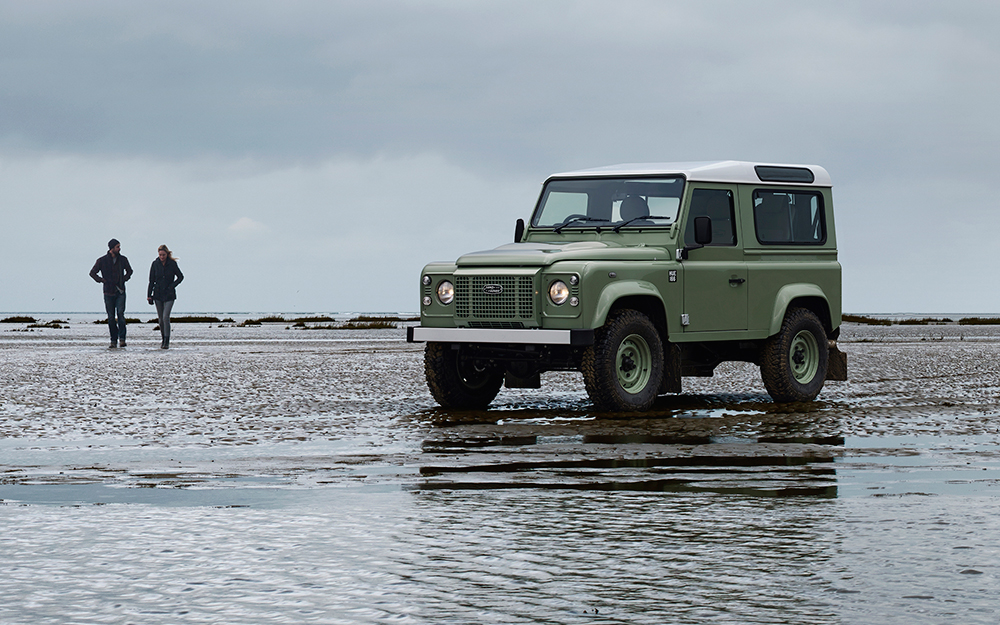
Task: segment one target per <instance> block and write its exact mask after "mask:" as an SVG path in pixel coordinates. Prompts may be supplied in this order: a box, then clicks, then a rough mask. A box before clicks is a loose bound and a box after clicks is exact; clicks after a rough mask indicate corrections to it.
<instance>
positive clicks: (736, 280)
mask: <svg viewBox="0 0 1000 625" xmlns="http://www.w3.org/2000/svg"><path fill="white" fill-rule="evenodd" d="M744 282H746V278H730V279H729V284H731V285H732V286H736V285H737V284H743V283H744Z"/></svg>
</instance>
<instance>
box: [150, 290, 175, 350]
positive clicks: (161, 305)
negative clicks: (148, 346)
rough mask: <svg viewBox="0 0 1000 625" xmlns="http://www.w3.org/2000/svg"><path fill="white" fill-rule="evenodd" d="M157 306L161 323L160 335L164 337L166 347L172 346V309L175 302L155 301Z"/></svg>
mask: <svg viewBox="0 0 1000 625" xmlns="http://www.w3.org/2000/svg"><path fill="white" fill-rule="evenodd" d="M153 303H154V304H156V318H157V320H159V322H160V334H161V335H162V338H163V341H161V342H162V344H163V345H164V346H169V345H170V309H171V308H173V307H174V300H170V301H168V302H164V301H160V300H158V299H154V300H153Z"/></svg>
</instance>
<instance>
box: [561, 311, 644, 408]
mask: <svg viewBox="0 0 1000 625" xmlns="http://www.w3.org/2000/svg"><path fill="white" fill-rule="evenodd" d="M580 368H581V370H582V372H583V380H584V382H585V384H586V386H587V393H588V394H589V395H590V399H591V401H593V402H594V404H595V405H596V406H597V407H598V408H599V409H601V410H609V411H614V412H637V411H644V410H649V409H650V408H652V406H653V402H655V401H656V395H657V391H658V390H659V388H660V382H661V380H662V379H663V343H662V342H661V341H660V334H659V332H657V331H656V326H654V325H653V323H652V322H651V321H650V320H649V318H648V317H646V315H644V314H642V313H641V312H639V311H637V310H627V309H626V310H620V311H617V312H615V313H612V314H611V315H609V316H608V320H607V321H606V322H605V324H604V326H603V327H601V328H600V329H598V331H597V335H596V336H595V340H594V344H593V345H591V346H590V347H588V348H587V350H586V351H585V352H584V353H583V362H582V363H581V367H580Z"/></svg>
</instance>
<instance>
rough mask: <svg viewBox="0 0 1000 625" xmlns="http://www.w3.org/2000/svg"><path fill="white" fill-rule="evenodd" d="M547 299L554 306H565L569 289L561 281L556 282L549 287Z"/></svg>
mask: <svg viewBox="0 0 1000 625" xmlns="http://www.w3.org/2000/svg"><path fill="white" fill-rule="evenodd" d="M549 299H550V300H552V303H553V304H555V305H556V306H559V305H561V304H565V303H566V300H568V299H569V287H568V286H566V283H565V282H563V281H562V280H556V281H555V282H553V283H552V284H550V285H549Z"/></svg>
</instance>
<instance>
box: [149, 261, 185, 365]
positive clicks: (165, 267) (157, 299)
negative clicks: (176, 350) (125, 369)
mask: <svg viewBox="0 0 1000 625" xmlns="http://www.w3.org/2000/svg"><path fill="white" fill-rule="evenodd" d="M157 256H159V258H157V259H156V260H154V261H153V265H152V266H151V267H150V268H149V288H148V289H147V290H146V301H148V302H149V303H150V304H153V303H155V304H156V316H157V317H158V318H159V320H160V335H161V336H162V337H163V341H162V342H161V343H160V349H168V348H169V347H170V309H171V308H173V307H174V300H175V299H177V291H175V290H174V289H175V288H176V287H177V285H178V284H180V283H181V280H183V279H184V274H182V273H181V269H180V267H178V266H177V259H176V258H174V255H173V254H171V253H170V250H169V249H167V246H166V245H161V246H160V248H159V250H158V251H157Z"/></svg>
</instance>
